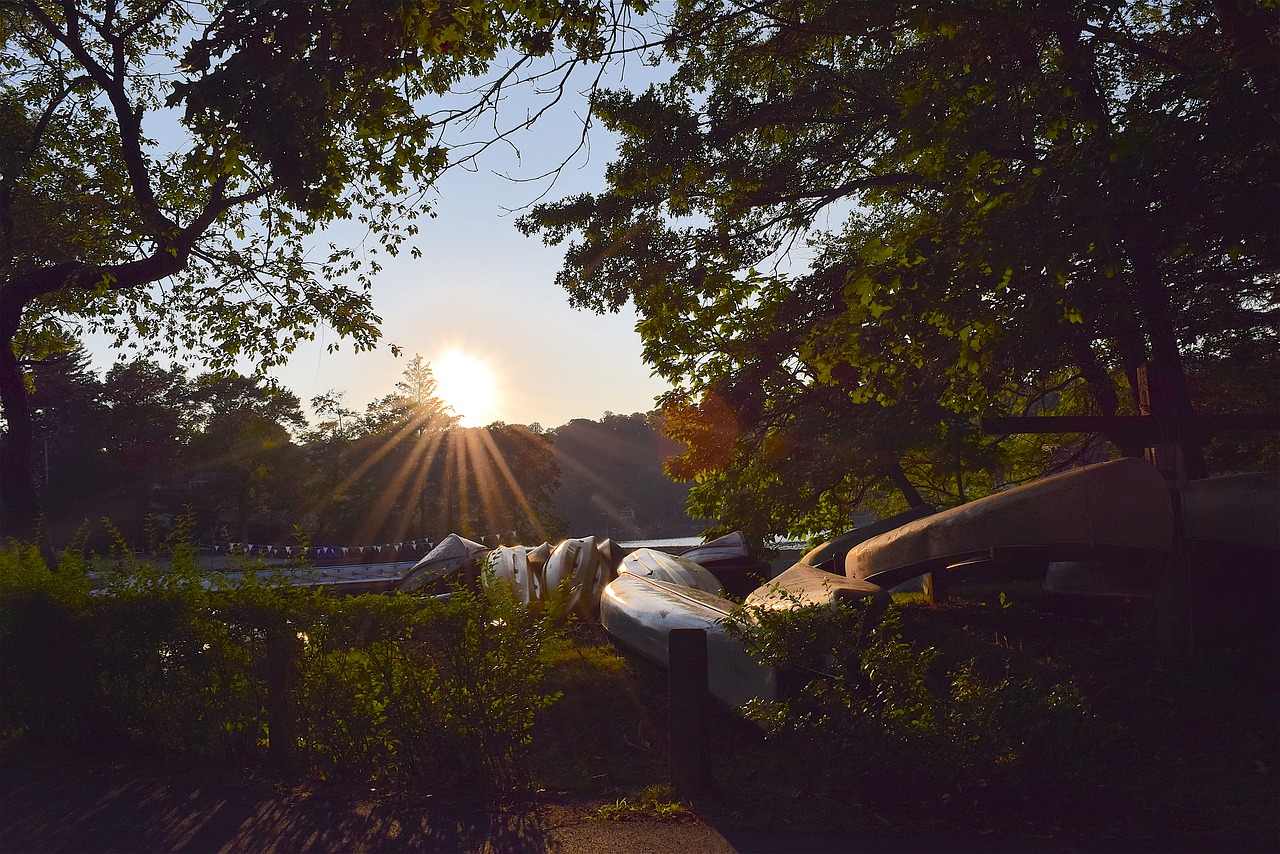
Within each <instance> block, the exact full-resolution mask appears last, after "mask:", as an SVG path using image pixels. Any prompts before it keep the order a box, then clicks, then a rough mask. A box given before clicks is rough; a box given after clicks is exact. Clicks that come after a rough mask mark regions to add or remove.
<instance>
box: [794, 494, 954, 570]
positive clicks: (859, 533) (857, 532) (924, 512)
mask: <svg viewBox="0 0 1280 854" xmlns="http://www.w3.org/2000/svg"><path fill="white" fill-rule="evenodd" d="M937 512H938V511H937V510H934V509H933V508H932V507H930V506H929V505H927V504H925V505H921V506H920V507H912V508H911V509H910V510H904V511H903V512H901V513H897V514H895V515H893V516H890V517H888V518H887V519H881V520H879V521H877V522H872V523H871V524H870V525H862V526H861V527H858V528H854V529H853V530H852V531H849V532H848V533H846V534H841V535H840V536H838V537H835V538H833V539H831V540H830V541H828V542H825V543H823V544H822V545H820V546H815V547H814V548H813V549H811V550H810V551H809V552H808V553H807V554H805V556H804V557H802V558H800V562H801V563H806V564H808V565H809V566H816V567H818V568H819V569H825V570H827V571H828V572H844V561H845V557H846V556H847V555H848V554H849V550H850V549H852V548H853V547H854V546H856V545H859V544H860V543H865V542H866V541H867V540H869V539H871V538H872V537H878V536H880V535H881V534H887V533H888V532H890V531H892V530H894V529H895V528H901V527H902V526H903V525H905V524H907V523H908V522H914V521H915V520H917V519H923V518H924V517H925V516H932V515H933V514H934V513H937Z"/></svg>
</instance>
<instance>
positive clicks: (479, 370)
mask: <svg viewBox="0 0 1280 854" xmlns="http://www.w3.org/2000/svg"><path fill="white" fill-rule="evenodd" d="M431 370H432V372H433V373H434V374H435V377H436V383H437V393H438V394H439V395H440V399H441V400H443V401H444V402H445V403H446V404H448V405H449V406H450V407H452V409H453V411H454V412H455V413H457V414H458V415H459V416H461V419H462V420H461V423H462V426H464V427H480V426H483V425H484V424H486V423H488V421H489V420H491V418H492V416H493V408H494V403H495V397H496V394H495V391H494V380H493V371H492V370H491V369H490V368H489V366H488V365H487V364H486V363H484V362H482V361H481V360H479V359H477V358H476V357H474V356H470V355H468V354H466V353H463V352H461V351H459V350H451V351H449V352H447V353H445V354H444V355H443V356H441V357H440V359H439V361H437V362H434V363H433V364H432V365H431Z"/></svg>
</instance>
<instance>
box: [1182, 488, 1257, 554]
mask: <svg viewBox="0 0 1280 854" xmlns="http://www.w3.org/2000/svg"><path fill="white" fill-rule="evenodd" d="M1182 519H1183V523H1184V530H1185V532H1186V538H1187V540H1189V541H1191V542H1203V543H1233V544H1238V545H1244V546H1251V547H1254V548H1260V549H1269V550H1270V551H1280V472H1275V471H1264V472H1254V473H1251V474H1232V475H1224V476H1222V477H1209V478H1204V479H1203V480H1193V481H1191V482H1190V483H1188V484H1187V486H1186V489H1184V490H1183V492H1182Z"/></svg>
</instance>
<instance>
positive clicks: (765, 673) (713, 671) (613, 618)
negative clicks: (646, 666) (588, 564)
mask: <svg viewBox="0 0 1280 854" xmlns="http://www.w3.org/2000/svg"><path fill="white" fill-rule="evenodd" d="M733 608H734V604H733V603H732V602H730V601H729V600H728V599H724V598H721V597H720V596H717V595H715V594H713V593H708V592H706V591H704V590H697V589H695V588H692V587H686V586H682V585H679V584H672V583H670V582H667V581H663V580H661V579H658V578H654V577H650V576H645V575H636V574H633V573H629V572H623V573H621V574H619V575H618V577H617V578H616V579H614V580H613V581H612V582H610V583H609V585H608V586H606V587H605V589H604V593H603V595H602V596H601V597H600V622H601V623H602V624H603V625H604V628H605V631H607V632H608V633H609V635H610V636H611V637H613V639H614V640H615V641H616V642H617V643H618V644H619V645H620V646H623V647H626V648H627V649H630V650H632V651H633V652H636V653H638V654H640V655H642V656H644V657H645V658H647V659H649V660H650V661H652V662H654V663H655V664H658V665H661V666H662V667H667V666H668V665H669V660H670V659H669V657H668V647H667V643H668V633H669V632H670V631H671V630H672V629H702V630H703V631H705V632H706V633H707V683H708V685H707V687H708V688H709V690H710V691H711V693H712V694H713V695H714V696H716V697H717V698H719V699H720V700H721V701H723V702H725V703H727V704H729V705H731V706H740V705H742V704H743V703H745V702H747V701H748V700H751V699H761V700H772V699H774V698H775V697H776V696H777V690H778V688H777V674H776V673H775V671H774V669H773V668H772V667H768V666H766V665H763V664H760V663H758V662H757V661H755V660H754V659H753V658H752V657H751V656H750V655H748V654H747V651H746V649H745V648H743V646H742V644H741V643H740V642H739V641H738V640H737V639H736V638H734V637H733V636H732V635H730V634H729V633H728V632H727V630H726V629H725V626H724V623H723V621H724V620H725V619H726V618H727V617H728V616H729V615H730V613H731V612H732V611H733Z"/></svg>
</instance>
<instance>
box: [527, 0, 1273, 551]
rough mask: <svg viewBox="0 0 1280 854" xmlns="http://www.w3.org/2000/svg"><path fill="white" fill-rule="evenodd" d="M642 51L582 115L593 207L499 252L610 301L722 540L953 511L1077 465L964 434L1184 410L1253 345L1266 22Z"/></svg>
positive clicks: (717, 0)
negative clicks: (600, 150)
mask: <svg viewBox="0 0 1280 854" xmlns="http://www.w3.org/2000/svg"><path fill="white" fill-rule="evenodd" d="M665 46H666V51H667V58H668V60H669V61H670V62H671V63H672V64H673V66H674V69H675V70H674V73H673V75H672V77H671V79H670V80H669V81H668V82H666V83H663V84H660V85H655V86H652V87H650V88H649V89H647V90H646V91H644V92H628V91H618V92H606V93H600V94H599V96H598V97H597V101H596V104H597V109H598V112H599V114H600V115H601V116H602V118H603V120H604V121H605V123H606V124H607V125H608V126H609V127H610V128H611V129H612V130H614V131H615V132H616V133H618V134H619V135H620V136H621V137H622V142H621V145H620V148H619V153H618V157H617V159H616V160H615V161H614V162H613V163H612V164H611V165H610V167H609V170H608V178H609V187H608V189H607V190H606V191H605V192H602V193H598V194H583V195H579V196H575V197H572V198H568V199H564V200H562V201H559V202H555V203H550V204H545V205H542V206H540V207H538V208H537V209H535V210H534V211H533V212H532V213H531V215H529V216H527V217H526V218H524V220H523V221H522V227H523V228H525V229H526V231H528V232H535V231H536V232H539V233H541V234H542V236H543V238H544V239H545V240H546V241H547V242H548V243H551V244H562V243H563V244H565V245H566V246H567V250H566V257H565V264H564V267H563V270H562V272H561V273H560V276H559V282H560V284H562V285H563V286H564V287H565V288H566V289H567V291H568V292H569V295H570V299H571V300H573V301H574V302H575V303H576V304H579V305H583V306H587V307H591V308H594V309H596V310H599V311H607V310H616V309H617V308H619V307H620V306H621V305H623V304H624V303H626V302H627V301H633V302H634V304H635V306H636V308H637V310H638V312H639V314H640V318H641V319H640V324H639V329H640V332H641V335H642V336H643V339H644V345H645V358H646V360H647V361H649V363H650V364H652V365H653V366H654V367H655V368H656V369H657V370H658V372H659V373H661V374H662V375H663V376H665V377H666V378H668V379H669V380H671V381H672V383H673V384H674V385H675V386H676V389H675V391H674V392H673V394H672V396H671V402H672V403H674V404H677V405H678V407H679V409H680V411H681V412H683V413H685V415H683V416H682V417H678V418H677V419H675V421H674V422H673V423H674V424H675V426H676V429H677V430H678V431H679V432H678V433H677V434H676V435H677V437H678V438H681V439H683V440H684V441H686V442H688V443H689V444H690V451H689V453H688V454H687V455H686V456H685V457H684V458H683V459H682V460H680V461H679V462H678V463H676V464H675V466H674V468H675V470H676V472H677V473H679V474H682V475H685V476H692V477H697V478H700V479H701V480H702V484H700V485H699V487H696V488H695V493H694V496H695V501H696V502H698V503H699V509H700V510H701V511H702V512H706V513H716V514H718V515H720V516H721V518H722V520H723V521H725V522H726V524H731V525H732V524H737V525H744V526H746V527H749V528H753V529H756V530H762V531H767V532H770V533H774V532H784V531H786V530H787V528H788V526H794V525H798V524H809V523H812V522H817V521H819V520H825V522H826V523H829V524H835V525H837V526H838V525H840V524H842V523H841V521H840V520H842V519H844V520H847V518H848V512H849V510H850V508H851V507H853V506H857V505H858V504H859V503H860V502H863V501H864V500H865V499H867V498H868V497H869V496H873V495H876V494H882V493H883V492H884V490H885V489H886V488H887V485H888V484H889V483H893V484H894V485H895V486H897V487H899V489H902V490H903V494H904V497H905V498H906V499H908V500H911V499H912V496H911V494H910V493H911V491H912V489H913V488H919V489H921V490H924V491H925V492H927V493H931V494H930V495H929V498H930V499H932V500H935V501H942V502H954V501H957V500H964V499H965V498H966V497H968V495H969V489H970V488H972V487H975V486H976V487H979V488H980V489H987V488H990V487H991V486H992V485H996V484H998V483H999V482H1000V481H1001V480H1008V479H1014V478H1017V477H1021V476H1026V475H1028V474H1033V473H1034V472H1035V470H1038V469H1043V468H1044V467H1045V466H1046V465H1053V464H1061V463H1062V462H1064V461H1066V460H1067V459H1069V458H1071V457H1072V454H1073V453H1078V452H1081V451H1086V452H1087V450H1088V449H1087V448H1082V447H1081V446H1080V445H1078V444H1075V445H1070V444H1068V445H1062V446H1058V447H1055V448H1054V449H1053V453H1052V454H1051V455H1050V458H1049V459H1048V460H1046V459H1045V458H1044V455H1043V454H1039V453H1038V452H1037V451H1036V446H1038V444H1039V443H1038V442H1036V443H1028V442H1025V441H1022V440H1017V441H1014V442H1004V443H1001V444H999V445H997V444H994V443H993V442H992V441H991V440H989V439H986V438H984V437H981V436H979V435H977V434H976V431H975V430H974V428H973V427H972V426H971V424H972V420H973V418H974V416H975V415H977V414H982V413H990V414H1000V413H1017V414H1022V413H1026V412H1047V411H1053V410H1054V409H1055V408H1057V409H1069V410H1071V411H1077V412H1098V413H1108V414H1109V413H1115V412H1118V411H1124V410H1125V409H1126V408H1131V407H1136V405H1137V401H1136V400H1135V399H1132V397H1131V395H1132V393H1133V392H1135V391H1136V389H1137V382H1136V381H1137V376H1138V369H1139V367H1140V366H1142V365H1144V364H1147V363H1149V364H1150V367H1151V372H1150V373H1151V376H1152V377H1153V383H1152V401H1151V402H1152V406H1153V407H1155V409H1156V410H1157V411H1164V412H1187V411H1189V410H1190V408H1191V405H1192V400H1191V396H1190V391H1189V389H1190V384H1189V383H1188V380H1187V376H1186V369H1185V368H1184V362H1185V360H1186V357H1187V355H1188V354H1195V355H1197V356H1199V355H1201V354H1204V355H1206V356H1207V357H1209V358H1210V359H1211V360H1212V359H1216V358H1222V357H1223V356H1224V355H1227V354H1230V353H1232V352H1237V351H1240V350H1241V349H1244V350H1248V351H1249V352H1255V351H1256V350H1257V349H1258V348H1259V347H1261V349H1263V350H1270V351H1274V350H1275V349H1276V346H1277V345H1276V336H1275V327H1276V322H1277V296H1276V284H1277V271H1280V209H1277V206H1276V205H1275V204H1274V202H1275V188H1276V187H1277V186H1280V159H1278V158H1276V156H1275V152H1276V143H1277V139H1278V138H1280V134H1278V133H1277V131H1278V130H1280V126H1278V124H1277V118H1276V117H1277V116H1278V115H1280V109H1278V108H1280V63H1278V62H1277V57H1278V56H1280V11H1277V10H1276V9H1262V8H1258V7H1252V6H1248V5H1246V4H1234V3H1210V2H1207V0H1179V2H1168V3H1162V2H1147V0H1134V2H1118V0H1112V2H1104V3H1060V2H1034V1H1033V0H1032V2H997V3H955V4H946V5H939V4H921V3H914V2H889V3H874V4H871V3H857V4H855V3H843V2H833V0H811V2H794V0H785V2H784V0H776V2H764V3H755V4H743V3H738V2H733V0H682V2H679V3H678V4H677V7H676V11H675V13H674V15H673V17H672V19H671V22H670V29H669V32H668V38H667V40H666V42H665ZM1126 397H1129V398H1130V399H1129V400H1126ZM1025 451H1030V452H1031V454H1030V456H1028V455H1027V454H1026V453H1024V452H1025ZM1019 460H1022V461H1023V462H1022V463H1019V462H1018V461H1019ZM1028 464H1030V465H1029V466H1028ZM904 470H905V474H906V475H908V476H909V478H908V480H907V481H906V482H904V481H903V479H902V478H901V477H900V475H902V474H903V473H904ZM975 470H978V471H983V472H986V474H984V475H982V478H981V479H980V480H983V479H984V480H985V481H986V482H985V483H982V482H977V483H975V481H974V478H973V472H974V471H975Z"/></svg>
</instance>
